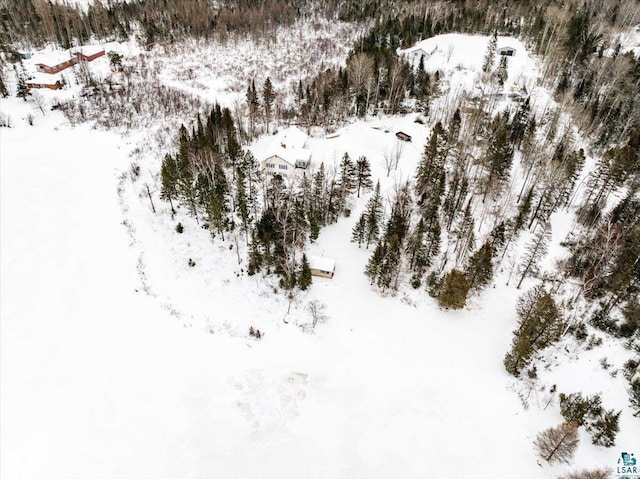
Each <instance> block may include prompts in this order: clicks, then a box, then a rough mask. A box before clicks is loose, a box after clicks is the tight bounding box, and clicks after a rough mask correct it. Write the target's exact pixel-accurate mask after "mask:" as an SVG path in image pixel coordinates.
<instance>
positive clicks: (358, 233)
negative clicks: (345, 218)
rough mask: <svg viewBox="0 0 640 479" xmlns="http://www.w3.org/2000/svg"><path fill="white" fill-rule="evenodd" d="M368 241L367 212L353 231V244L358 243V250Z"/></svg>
mask: <svg viewBox="0 0 640 479" xmlns="http://www.w3.org/2000/svg"><path fill="white" fill-rule="evenodd" d="M366 240H367V212H366V211H365V212H363V213H362V214H361V215H360V218H359V219H358V222H357V223H356V224H355V226H354V227H353V230H352V231H351V242H352V243H358V248H361V247H362V243H364V242H365V241H366Z"/></svg>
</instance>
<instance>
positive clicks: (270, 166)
mask: <svg viewBox="0 0 640 479" xmlns="http://www.w3.org/2000/svg"><path fill="white" fill-rule="evenodd" d="M275 167H276V165H275V164H273V163H267V168H275Z"/></svg>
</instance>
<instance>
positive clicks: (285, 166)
mask: <svg viewBox="0 0 640 479" xmlns="http://www.w3.org/2000/svg"><path fill="white" fill-rule="evenodd" d="M278 168H280V169H281V170H286V169H288V168H287V165H278Z"/></svg>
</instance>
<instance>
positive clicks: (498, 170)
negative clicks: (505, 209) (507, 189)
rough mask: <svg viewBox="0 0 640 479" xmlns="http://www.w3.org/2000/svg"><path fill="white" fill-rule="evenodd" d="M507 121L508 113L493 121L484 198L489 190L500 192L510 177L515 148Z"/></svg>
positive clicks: (487, 156)
mask: <svg viewBox="0 0 640 479" xmlns="http://www.w3.org/2000/svg"><path fill="white" fill-rule="evenodd" d="M507 121H508V117H507V116H506V115H499V116H498V117H496V119H495V120H494V121H493V123H492V135H491V139H490V140H489V145H488V148H487V152H486V160H487V166H488V170H489V176H488V178H487V185H486V189H485V194H484V197H483V200H484V198H486V196H487V193H489V192H496V193H499V192H500V189H501V187H502V186H503V185H504V184H505V183H506V181H507V179H508V178H509V171H510V169H511V163H512V162H513V148H512V147H511V145H510V143H509V131H508V127H507Z"/></svg>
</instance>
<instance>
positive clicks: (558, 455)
mask: <svg viewBox="0 0 640 479" xmlns="http://www.w3.org/2000/svg"><path fill="white" fill-rule="evenodd" d="M578 442H579V439H578V426H577V425H576V424H575V423H571V422H563V423H562V424H560V425H559V426H557V427H550V428H549V429H547V430H546V431H542V432H541V433H540V434H538V437H536V440H535V441H534V443H533V444H534V445H535V446H536V449H537V450H538V454H539V455H540V457H541V458H542V459H544V460H545V461H547V462H565V463H568V462H569V461H570V460H571V458H572V457H573V455H574V453H575V452H576V448H577V447H578Z"/></svg>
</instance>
